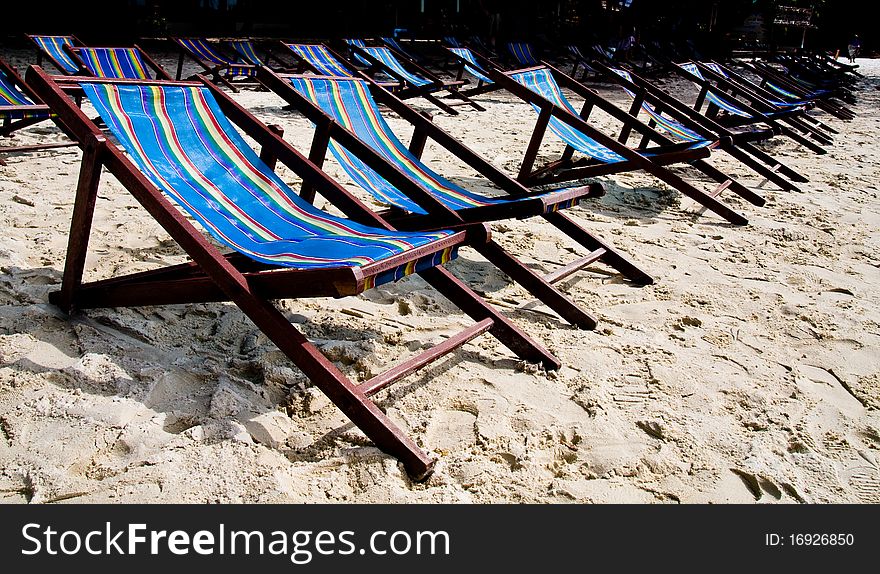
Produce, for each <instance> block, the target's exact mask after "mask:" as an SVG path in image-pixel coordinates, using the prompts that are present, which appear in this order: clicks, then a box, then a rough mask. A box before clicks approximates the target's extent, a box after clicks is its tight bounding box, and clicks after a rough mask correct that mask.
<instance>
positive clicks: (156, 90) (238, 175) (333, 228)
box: [82, 82, 452, 269]
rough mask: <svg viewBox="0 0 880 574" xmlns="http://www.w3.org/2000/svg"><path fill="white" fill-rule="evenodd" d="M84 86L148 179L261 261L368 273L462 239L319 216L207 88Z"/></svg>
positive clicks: (213, 230) (220, 237)
mask: <svg viewBox="0 0 880 574" xmlns="http://www.w3.org/2000/svg"><path fill="white" fill-rule="evenodd" d="M82 86H83V89H84V91H85V93H86V95H87V97H88V98H89V100H90V101H91V103H92V104H93V105H94V106H95V108H96V109H97V110H98V113H99V114H100V116H101V118H102V119H103V120H104V122H105V123H106V124H107V126H108V128H109V129H110V130H111V132H112V133H113V134H114V135H115V136H116V138H117V140H118V141H119V142H120V144H121V145H122V147H123V148H124V149H125V151H126V152H128V154H129V156H130V157H131V159H132V160H133V161H134V163H135V164H136V165H137V166H138V168H139V169H140V170H141V171H142V172H143V173H144V175H145V176H146V177H147V178H148V179H149V180H150V181H151V182H152V183H153V184H154V185H156V186H157V187H158V188H159V189H161V190H162V191H164V192H165V193H166V194H168V195H169V196H170V197H171V198H172V199H173V200H174V201H176V202H177V204H178V205H180V206H181V207H182V208H183V209H184V210H186V211H187V212H188V213H189V214H190V215H191V216H192V217H193V218H194V219H196V220H197V221H198V222H199V223H200V224H201V225H202V226H203V227H204V228H205V229H206V230H207V231H208V232H209V233H210V234H211V235H212V236H213V237H214V238H215V239H216V240H217V241H219V242H220V243H222V244H224V245H226V246H228V247H230V248H232V249H234V250H236V251H238V252H240V253H243V254H245V255H247V256H248V257H250V258H252V259H254V260H256V261H261V262H265V263H269V264H273V265H280V266H285V267H292V268H298V269H321V268H335V267H341V266H342V267H352V266H361V265H366V264H368V263H371V262H375V261H380V260H382V259H385V258H388V257H391V256H394V255H397V254H400V253H404V252H406V251H408V250H410V249H412V248H414V247H418V246H422V245H427V244H430V243H431V242H433V241H435V240H437V239H440V238H443V237H447V236H449V235H450V234H451V233H452V232H450V231H438V232H434V233H405V232H388V231H384V230H380V229H375V228H371V227H367V226H364V225H360V224H358V223H355V222H353V221H350V220H347V219H342V218H339V217H334V216H332V215H330V214H328V213H325V212H323V211H321V210H319V209H317V208H315V207H313V206H312V205H310V204H309V203H307V202H306V201H304V200H302V199H301V198H300V197H299V196H298V195H297V194H296V193H295V192H294V191H293V190H292V189H290V188H289V187H288V186H287V185H286V184H285V183H284V182H283V181H282V180H281V179H280V178H279V177H278V176H277V175H276V174H275V173H274V172H273V171H272V170H271V169H269V167H268V166H266V165H265V164H264V163H263V162H262V161H261V160H260V159H259V157H257V155H256V153H255V152H254V151H253V150H252V149H251V148H250V146H248V145H247V143H246V142H245V141H244V139H243V138H242V136H241V135H240V134H239V133H238V132H237V131H236V130H235V128H234V127H233V126H232V124H230V123H229V121H228V120H227V119H226V117H225V116H224V115H223V112H222V111H221V110H220V108H219V106H218V104H217V102H216V101H215V100H214V98H213V96H212V95H211V94H210V92H209V91H208V90H207V89H206V88H202V87H198V86H179V85H178V86H161V85H137V84H124V85H118V84H116V85H114V84H95V83H88V82H83V83H82Z"/></svg>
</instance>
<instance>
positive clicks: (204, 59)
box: [171, 37, 259, 92]
mask: <svg viewBox="0 0 880 574" xmlns="http://www.w3.org/2000/svg"><path fill="white" fill-rule="evenodd" d="M171 40H172V41H173V42H174V43H175V44H176V45H177V46H178V48H179V49H180V56H179V58H178V61H177V75H176V78H177V79H178V80H179V79H181V76H182V75H183V62H184V60H185V59H186V58H187V57H188V58H189V59H190V60H192V61H193V62H195V63H196V64H198V65H199V66H200V67H201V68H202V70H203V71H204V72H205V73H207V74H210V76H211V79H212V80H213V81H215V82H218V83H220V84H223V85H224V86H226V87H228V88H229V89H230V90H232V91H233V92H238V87H236V85H235V84H236V83H238V84H251V85H259V84H258V83H257V82H256V81H255V80H254V77H255V76H256V75H257V67H258V66H255V65H254V64H251V63H249V62H247V61H246V60H245V59H244V58H243V57H241V56H240V55H239V54H238V53H234V54H233V53H227V52H226V51H225V50H222V49H220V47H219V46H217V45H215V44H212V43H211V42H209V41H208V40H207V39H205V38H178V37H172V38H171Z"/></svg>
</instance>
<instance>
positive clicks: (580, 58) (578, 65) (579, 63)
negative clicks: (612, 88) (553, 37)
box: [566, 44, 597, 82]
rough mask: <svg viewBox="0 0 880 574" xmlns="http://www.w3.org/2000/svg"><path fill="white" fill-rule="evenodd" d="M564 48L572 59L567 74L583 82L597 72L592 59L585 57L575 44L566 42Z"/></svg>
mask: <svg viewBox="0 0 880 574" xmlns="http://www.w3.org/2000/svg"><path fill="white" fill-rule="evenodd" d="M566 50H567V51H568V56H569V57H570V58H571V61H572V68H571V73H570V74H569V75H570V76H571V77H572V78H577V80H578V81H579V82H583V81H584V80H586V79H587V77H588V76H590V75H593V76H595V75H596V74H597V72H596V69H595V68H594V67H593V65H592V59H591V58H587V57H586V56H585V55H584V53H583V52H582V51H581V49H580V47H579V46H578V45H577V44H568V46H566ZM578 72H581V77H580V78H578Z"/></svg>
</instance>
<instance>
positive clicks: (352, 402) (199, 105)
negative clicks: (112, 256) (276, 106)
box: [28, 67, 560, 479]
mask: <svg viewBox="0 0 880 574" xmlns="http://www.w3.org/2000/svg"><path fill="white" fill-rule="evenodd" d="M197 78H198V79H199V82H167V81H148V80H142V81H134V80H105V79H91V78H88V79H80V80H79V82H77V83H78V85H79V87H78V88H77V89H81V90H83V91H84V92H85V93H86V94H87V97H88V99H89V101H90V102H91V103H92V104H93V105H94V106H95V108H96V109H97V110H98V111H99V113H100V115H101V117H102V118H103V119H104V122H105V123H106V125H107V126H108V128H109V130H110V132H111V134H112V136H113V140H111V139H110V138H109V137H108V136H106V135H105V134H104V133H102V132H101V131H100V130H99V129H98V127H97V126H96V125H95V124H94V123H93V122H92V121H91V120H89V118H88V117H87V116H86V115H84V114H83V113H82V111H81V110H80V109H79V108H77V107H76V106H75V105H74V103H73V101H72V100H71V99H70V98H69V97H68V96H67V95H66V94H65V91H64V90H65V84H64V83H57V82H56V81H55V80H54V79H53V78H52V77H51V76H49V75H48V74H46V73H45V72H44V71H43V70H42V69H41V68H39V67H31V68H30V69H29V71H28V81H29V82H30V83H31V84H32V85H33V86H34V89H35V91H36V92H37V93H38V94H39V95H40V97H41V98H42V99H43V100H44V101H46V102H47V103H48V104H49V105H50V107H51V108H52V109H53V110H54V111H55V112H56V113H57V114H58V117H57V120H58V121H60V123H62V124H63V125H65V126H66V128H67V129H69V130H70V131H71V132H72V133H73V134H74V135H75V137H76V139H77V140H78V142H79V144H80V146H81V147H82V149H83V160H82V167H81V171H80V177H79V184H78V187H77V191H76V199H75V205H74V212H73V220H72V223H71V235H70V242H69V245H68V250H67V258H66V261H65V268H64V274H63V282H62V286H61V290H60V291H58V292H55V293H53V294H52V295H51V296H50V300H51V301H52V302H53V303H55V304H57V305H59V306H60V307H61V308H62V309H63V310H64V311H66V312H68V313H71V312H74V311H76V310H80V309H88V308H92V307H105V306H116V307H119V306H140V305H165V304H186V303H193V302H209V301H232V302H234V303H235V304H236V305H237V306H238V307H239V308H240V309H241V310H242V312H243V313H244V314H245V315H247V316H248V317H249V318H250V319H251V320H252V321H253V322H254V323H255V324H256V325H257V327H258V328H259V329H260V330H262V331H263V333H265V334H266V336H267V337H268V338H269V339H270V340H271V341H272V342H273V343H274V344H275V345H277V346H278V348H279V349H280V350H281V351H282V352H283V353H284V354H285V355H287V357H288V358H290V359H291V360H292V361H293V362H294V363H295V364H296V365H297V366H298V367H299V368H300V369H301V370H302V371H303V373H305V375H306V376H308V377H309V379H310V380H311V381H312V382H313V383H314V384H315V385H316V386H317V387H318V388H319V389H320V390H321V391H323V392H324V393H325V394H326V395H327V396H328V397H329V398H330V400H331V401H333V402H334V403H335V404H336V405H337V406H338V407H339V408H340V410H341V411H342V412H343V413H345V414H346V416H347V417H348V418H349V419H351V421H352V422H353V423H354V424H355V425H357V426H358V428H360V429H361V430H362V431H363V432H364V433H365V434H366V435H367V437H369V438H370V439H371V440H372V441H373V442H374V443H375V444H376V446H378V447H379V448H381V449H382V450H384V451H385V452H387V453H389V454H391V455H393V456H396V457H397V458H398V459H400V461H401V462H402V463H403V464H404V466H405V468H406V470H407V471H408V472H409V473H410V475H411V476H412V477H413V478H415V479H423V478H425V477H426V476H427V475H428V474H430V472H431V470H432V467H433V464H434V459H433V458H432V457H431V455H430V454H428V453H427V452H425V451H424V450H423V449H422V448H420V447H419V446H418V445H416V443H415V442H414V441H413V440H412V439H410V438H409V437H407V436H406V435H405V434H404V433H403V432H402V431H401V430H400V429H399V428H398V427H397V426H396V425H395V424H394V423H393V422H392V421H391V420H390V419H389V418H388V417H387V416H386V415H385V414H384V413H383V412H382V411H381V410H379V408H378V407H377V406H376V405H375V404H374V403H373V402H372V401H371V400H370V396H372V395H374V394H375V393H376V392H378V391H380V390H381V389H384V388H386V387H388V386H389V385H390V384H392V383H394V382H396V381H398V380H399V379H401V378H403V377H405V376H406V375H408V374H410V373H413V372H415V371H416V370H418V369H420V368H421V367H424V366H425V365H427V364H429V363H431V362H432V361H434V360H436V359H438V358H440V357H442V356H444V355H446V354H448V353H449V352H451V351H453V350H454V349H457V348H458V347H459V346H461V345H463V344H464V343H466V342H467V341H470V340H472V339H473V338H475V337H477V336H479V335H481V334H483V333H485V332H489V333H490V334H492V335H494V336H495V337H497V338H498V339H499V340H500V341H501V342H502V343H503V344H504V345H506V346H507V347H508V348H510V349H511V350H512V351H513V352H514V353H515V354H516V355H517V356H518V357H520V358H522V359H524V360H527V361H532V362H537V363H542V364H544V365H545V366H546V367H548V368H551V369H552V368H558V367H559V366H560V365H559V361H558V360H557V359H556V358H555V357H554V356H553V355H551V354H550V353H549V352H548V351H546V350H545V349H543V348H542V347H541V346H540V345H538V344H537V343H535V342H534V341H533V340H531V339H530V338H529V337H528V336H527V335H525V334H524V333H523V332H522V331H520V330H519V329H518V328H517V327H516V326H515V325H514V324H513V323H511V322H510V321H509V320H508V319H506V318H505V317H504V316H503V315H501V314H500V313H498V312H497V311H496V310H495V309H494V308H493V307H491V306H490V305H488V304H487V303H486V302H485V301H483V300H482V299H481V298H480V297H479V296H478V295H476V294H475V293H474V292H473V291H471V290H470V289H469V288H467V287H466V286H465V285H464V284H463V283H461V282H460V281H458V280H457V279H455V278H454V277H453V276H452V275H450V274H449V272H448V271H446V270H445V269H444V268H443V267H442V264H443V263H444V262H446V261H448V260H449V259H450V258H453V257H455V256H456V253H457V249H458V248H459V247H460V246H462V245H465V244H469V243H472V242H475V243H479V242H481V241H485V240H487V239H488V230H487V229H486V228H485V226H481V225H476V226H469V227H464V228H462V229H461V230H436V231H431V232H411V233H407V232H402V231H396V230H393V229H391V228H390V227H389V226H388V225H387V224H386V223H385V222H384V221H383V220H382V219H381V218H379V217H377V216H375V214H373V213H372V212H371V211H370V210H369V209H368V208H366V206H364V205H363V204H362V203H361V202H360V201H359V200H357V199H356V198H355V197H354V196H352V195H350V194H349V193H348V192H347V191H346V190H345V189H344V188H343V187H341V186H340V185H339V184H337V183H336V182H335V181H333V180H331V179H330V178H328V177H327V175H326V174H325V173H324V172H322V171H321V170H320V169H319V168H318V167H316V166H315V165H314V164H313V163H312V162H310V161H309V160H308V159H306V158H305V157H303V156H302V155H301V154H299V153H298V152H296V150H294V149H293V148H292V147H290V146H289V145H288V144H287V143H286V142H285V141H284V140H283V139H282V138H281V136H280V135H279V133H278V132H277V130H276V131H273V130H271V129H269V128H268V127H267V126H266V125H265V124H263V123H261V122H260V121H259V120H257V119H256V118H254V116H253V115H251V114H250V113H249V112H248V111H247V110H245V109H244V108H242V107H241V106H240V105H238V104H237V103H236V102H235V101H234V100H233V99H232V98H231V97H230V96H229V95H228V94H226V93H225V92H223V91H222V90H221V89H220V88H219V87H218V86H216V85H213V84H211V83H210V81H209V80H208V79H207V78H205V77H204V76H197ZM66 85H68V86H70V85H73V82H67V83H66ZM233 124H235V126H237V127H238V128H239V129H241V130H242V131H243V132H244V133H245V134H247V135H248V136H250V137H251V138H253V139H254V140H255V141H256V142H257V144H258V145H260V146H262V152H261V155H260V156H258V155H257V154H256V153H255V152H254V151H253V150H252V149H251V148H250V147H249V145H248V144H247V142H246V141H245V140H244V137H243V136H242V135H241V134H240V133H239V132H238V130H237V129H236V127H234V126H233ZM114 140H115V141H117V142H119V144H118V146H117V145H116V144H114V143H111V142H112V141H114ZM276 161H281V162H282V163H284V164H285V165H287V166H288V167H289V168H290V169H291V170H293V171H294V172H295V173H297V174H298V175H299V176H300V177H302V178H303V180H304V181H306V182H309V184H310V185H312V186H314V188H316V189H317V190H318V192H319V193H321V194H322V195H323V196H325V197H328V198H332V201H333V202H334V203H335V205H337V206H338V207H339V209H340V210H341V211H342V212H343V213H344V214H345V215H346V216H347V217H348V219H345V218H342V217H336V216H333V215H330V214H328V213H326V212H324V211H321V210H319V209H317V208H315V207H313V206H312V205H311V204H309V203H308V202H306V201H304V200H302V199H301V198H300V197H299V196H298V195H297V194H296V193H295V192H294V191H293V190H292V189H290V188H289V187H288V186H287V185H286V184H285V183H284V182H283V181H282V180H281V179H280V178H279V177H278V176H277V175H276V174H275V173H274V171H273V169H272V166H273V165H274V163H275V162H276ZM102 168H106V169H107V171H109V173H111V174H112V175H113V176H115V177H116V179H117V180H119V182H120V183H121V184H122V185H123V186H124V187H125V189H126V190H127V191H128V192H129V193H131V194H132V195H133V196H134V197H135V198H136V199H137V200H138V202H139V203H141V205H143V206H144V208H146V210H147V211H148V212H149V213H150V214H151V215H152V216H153V217H154V218H155V220H156V221H157V222H158V223H159V224H160V225H162V227H163V228H164V229H165V230H166V231H167V232H168V234H169V235H170V236H171V237H172V238H173V239H174V240H175V241H177V243H178V244H179V245H180V246H181V247H182V248H183V250H184V251H185V252H186V253H187V254H188V255H189V256H190V257H191V259H192V261H191V262H189V263H184V264H181V265H176V266H172V267H167V268H164V269H159V270H154V271H147V272H142V273H136V274H133V275H128V276H125V277H116V278H112V279H107V280H103V281H98V282H94V283H83V282H82V278H83V269H84V264H85V258H86V253H87V250H88V238H89V231H90V228H91V225H92V218H93V213H94V208H95V202H96V199H97V197H98V186H99V178H100V176H101V173H102ZM185 214H186V215H188V216H189V217H191V218H192V219H193V220H194V221H195V222H197V224H198V225H199V226H201V227H202V228H203V229H204V230H206V231H207V233H208V235H210V236H211V237H212V238H213V240H214V241H213V242H210V241H208V239H207V237H206V236H205V235H204V234H203V233H202V232H200V231H199V230H198V228H197V227H196V223H193V222H191V221H190V219H189V218H188V217H187V216H186V215H185ZM215 243H216V244H220V245H222V246H223V247H226V248H230V249H231V250H232V251H231V252H230V253H229V254H223V253H222V252H221V250H220V248H218V247H217V246H216V245H215ZM412 273H416V274H419V275H420V276H421V277H422V278H423V279H424V280H425V281H427V282H428V283H429V284H430V285H432V286H433V287H435V288H436V289H437V290H438V291H439V292H440V293H442V294H443V295H444V296H445V297H447V298H448V299H449V300H451V301H452V302H453V303H455V304H457V305H458V306H459V307H460V308H461V309H462V310H463V311H464V312H465V313H466V314H467V315H469V316H470V317H472V318H473V319H474V320H475V321H476V323H475V324H474V325H473V326H471V327H468V328H467V329H465V330H464V331H462V332H461V333H459V334H457V335H455V336H453V337H450V338H449V339H447V340H446V341H444V342H443V343H440V344H438V345H436V346H435V347H433V348H431V349H429V350H427V351H425V352H423V353H421V354H419V355H417V356H415V357H412V358H410V359H408V360H406V361H404V362H403V363H402V364H399V365H398V366H396V367H394V368H392V369H390V370H388V371H386V372H385V373H383V374H380V375H376V376H375V377H373V378H371V379H369V380H367V381H365V382H363V383H360V384H358V383H356V382H354V381H352V380H350V379H348V378H347V377H346V376H345V375H344V374H343V373H342V372H341V371H340V370H339V369H338V368H337V367H336V366H335V365H334V364H333V363H332V362H331V361H330V360H328V359H327V358H326V357H324V356H323V355H322V354H321V352H320V351H319V350H318V349H317V347H315V346H314V345H313V344H312V343H310V342H309V341H308V340H307V339H306V338H305V337H304V336H303V335H302V334H301V333H300V331H298V330H297V329H296V327H295V326H293V325H292V324H291V323H290V322H289V321H288V320H287V319H286V318H285V317H284V315H283V314H282V313H281V312H280V311H279V310H278V309H277V308H276V307H275V305H274V304H273V303H272V300H274V299H281V298H303V297H345V296H350V295H356V294H358V293H361V292H363V291H366V290H367V289H370V288H372V287H374V286H376V285H381V284H383V283H387V282H390V281H395V280H398V279H400V278H402V277H403V276H405V275H409V274H412Z"/></svg>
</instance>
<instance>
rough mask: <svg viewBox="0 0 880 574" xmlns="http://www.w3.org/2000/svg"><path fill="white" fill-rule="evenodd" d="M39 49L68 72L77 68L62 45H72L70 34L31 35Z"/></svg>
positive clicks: (73, 71) (70, 72)
mask: <svg viewBox="0 0 880 574" xmlns="http://www.w3.org/2000/svg"><path fill="white" fill-rule="evenodd" d="M31 38H32V39H33V40H34V42H36V43H37V45H38V46H39V47H40V49H41V50H42V51H43V52H44V53H46V54H47V55H49V57H51V58H52V59H53V60H55V62H57V63H58V65H59V66H61V69H62V70H64V71H65V72H66V73H68V74H75V73H76V72H77V71H78V70H79V66H77V65H76V62H74V61H73V59H72V58H71V57H70V56H69V55H68V54H67V52H65V51H64V45H65V44H66V45H68V46H71V47H72V46H73V37H71V36H31Z"/></svg>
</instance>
